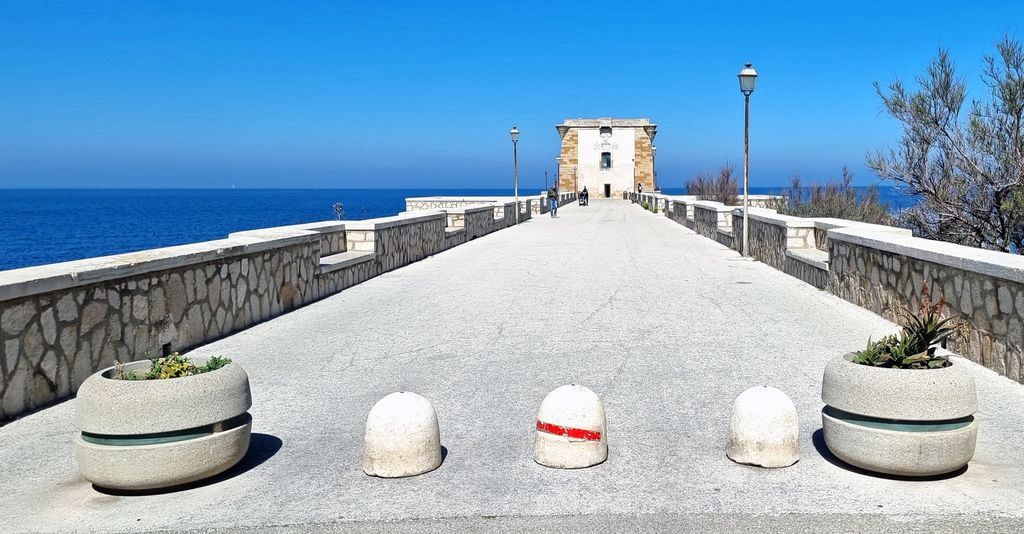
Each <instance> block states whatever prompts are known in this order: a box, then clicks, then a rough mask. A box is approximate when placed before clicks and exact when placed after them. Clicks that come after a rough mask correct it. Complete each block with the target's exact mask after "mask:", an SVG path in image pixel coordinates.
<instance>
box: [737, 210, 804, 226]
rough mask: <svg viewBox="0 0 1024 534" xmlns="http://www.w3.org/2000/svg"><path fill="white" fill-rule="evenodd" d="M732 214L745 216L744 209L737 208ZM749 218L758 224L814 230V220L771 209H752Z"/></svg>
mask: <svg viewBox="0 0 1024 534" xmlns="http://www.w3.org/2000/svg"><path fill="white" fill-rule="evenodd" d="M732 213H733V215H743V208H742V207H740V208H735V209H733V210H732ZM747 217H748V218H750V219H754V220H755V221H758V222H763V223H765V224H771V225H774V226H782V227H785V228H814V219H806V218H804V217H794V216H792V215H783V214H781V213H779V212H777V211H775V210H773V209H770V208H754V207H751V208H750V214H749V215H747Z"/></svg>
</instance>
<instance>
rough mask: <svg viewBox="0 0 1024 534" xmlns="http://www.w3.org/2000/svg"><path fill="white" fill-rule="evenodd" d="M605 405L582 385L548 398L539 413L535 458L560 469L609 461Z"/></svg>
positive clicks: (571, 387) (548, 465)
mask: <svg viewBox="0 0 1024 534" xmlns="http://www.w3.org/2000/svg"><path fill="white" fill-rule="evenodd" d="M607 426H608V425H607V421H606V419H605V414H604V406H602V404H601V399H600V398H598V396H597V394H596V393H594V392H593V391H591V390H590V389H588V388H586V387H584V386H579V385H567V386H562V387H560V388H558V389H556V390H554V391H552V392H551V393H548V395H547V397H544V401H543V402H541V405H540V410H539V411H538V412H537V430H536V442H535V448H534V455H533V459H534V461H536V462H537V463H539V464H541V465H544V466H547V467H555V468H559V469H578V468H582V467H590V466H592V465H597V464H599V463H601V462H604V461H605V460H607V459H608V432H607Z"/></svg>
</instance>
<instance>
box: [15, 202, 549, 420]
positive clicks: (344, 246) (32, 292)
mask: <svg viewBox="0 0 1024 534" xmlns="http://www.w3.org/2000/svg"><path fill="white" fill-rule="evenodd" d="M514 206H515V204H514V202H513V203H509V204H508V205H506V206H504V209H506V210H507V211H510V212H511V211H512V209H514ZM523 207H524V208H527V209H528V204H523ZM451 211H452V214H451V215H452V216H451V217H449V214H448V213H446V212H445V211H438V212H436V213H425V214H405V215H399V216H396V217H387V218H383V219H376V220H371V221H329V222H324V223H315V224H308V225H296V226H289V227H279V228H268V229H263V230H252V231H246V232H238V233H235V234H231V236H229V238H228V239H223V240H218V241H210V242H205V243H196V244H192V245H183V246H179V247H169V248H165V249H155V250H148V251H141V252H135V253H130V254H122V255H117V256H110V257H105V258H92V259H87V260H78V261H75V262H68V263H64V264H55V265H45V266H40V267H30V268H26V269H17V270H12V271H2V272H0V423H2V422H3V421H5V420H8V419H10V418H12V417H16V416H18V415H20V414H22V413H24V412H26V411H29V410H32V409H35V408H38V407H41V406H44V405H46V404H48V403H51V402H54V401H56V400H60V399H63V398H66V397H68V396H70V395H72V394H73V393H74V392H75V391H77V389H78V386H79V385H81V383H82V381H84V380H85V378H86V377H88V376H89V375H90V374H92V373H94V372H96V371H98V370H100V369H103V368H106V367H109V366H110V365H112V364H113V362H114V361H115V360H118V361H132V360H138V359H142V358H146V357H155V356H160V355H163V354H164V353H166V352H169V351H186V350H188V349H190V348H193V347H195V346H198V345H201V344H203V343H207V342H209V341H212V340H216V339H219V338H221V337H224V336H226V335H229V334H232V333H234V332H237V331H239V330H242V329H245V328H247V327H249V326H252V325H254V324H257V323H259V322H262V321H266V320H268V319H271V318H273V317H276V316H278V315H280V314H282V313H286V312H288V311H290V310H292V309H294V308H297V307H299V306H302V305H305V304H308V303H310V302H313V301H315V300H317V299H320V298H323V297H326V296H329V295H332V294H334V293H337V292H339V291H342V290H344V289H346V288H348V287H351V286H353V285H355V284H358V283H361V282H363V281H365V280H368V279H369V278H372V277H374V276H377V275H379V274H381V273H383V272H387V271H389V270H392V269H396V268H399V267H401V266H403V265H407V264H409V263H412V262H415V261H419V260H421V259H423V258H426V257H428V256H430V255H432V254H436V253H438V252H441V251H443V250H444V249H446V248H449V247H451V246H455V245H457V244H460V243H464V242H466V241H468V240H470V239H473V238H476V237H479V236H482V235H485V234H487V233H489V232H492V231H495V230H498V229H501V228H505V227H507V226H511V225H514V224H515V218H514V217H507V218H502V219H500V220H499V222H500V224H496V221H495V220H494V216H493V206H490V205H485V206H477V207H475V208H474V207H470V208H467V207H460V208H451ZM527 213H529V212H528V211H527ZM527 218H528V215H524V216H523V217H522V219H524V220H525V219H527ZM449 221H451V222H456V223H461V224H462V226H461V227H450V226H449V224H448V223H449ZM226 356H230V355H226Z"/></svg>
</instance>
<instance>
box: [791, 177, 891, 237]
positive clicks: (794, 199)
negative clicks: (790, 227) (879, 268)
mask: <svg viewBox="0 0 1024 534" xmlns="http://www.w3.org/2000/svg"><path fill="white" fill-rule="evenodd" d="M776 209H777V210H778V211H779V213H783V214H786V215H793V216H797V217H834V218H837V219H848V220H851V221H861V222H866V223H873V224H887V225H891V224H894V222H895V218H894V217H893V215H892V212H891V207H890V206H889V204H888V203H884V202H882V201H881V197H880V196H879V194H878V188H877V187H875V186H871V187H868V188H867V190H865V191H863V192H861V193H860V194H858V192H857V189H856V188H855V187H854V186H853V173H851V172H850V171H849V169H847V168H845V167H844V168H843V178H842V180H841V181H838V182H835V181H832V182H829V183H826V184H824V185H820V184H815V185H810V186H805V185H804V184H803V183H802V181H801V180H800V177H799V176H794V177H793V178H792V179H791V181H790V185H789V190H788V191H787V193H786V200H785V201H781V202H778V203H777V205H776Z"/></svg>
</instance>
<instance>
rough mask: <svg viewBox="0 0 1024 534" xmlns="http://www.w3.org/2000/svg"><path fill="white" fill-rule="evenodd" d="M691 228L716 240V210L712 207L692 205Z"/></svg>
mask: <svg viewBox="0 0 1024 534" xmlns="http://www.w3.org/2000/svg"><path fill="white" fill-rule="evenodd" d="M693 230H694V231H695V232H697V233H698V234H700V235H702V236H704V237H706V238H708V239H714V240H716V241H717V240H718V211H717V210H715V209H714V208H712V207H708V206H702V205H699V204H698V205H695V206H694V207H693Z"/></svg>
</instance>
